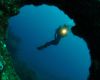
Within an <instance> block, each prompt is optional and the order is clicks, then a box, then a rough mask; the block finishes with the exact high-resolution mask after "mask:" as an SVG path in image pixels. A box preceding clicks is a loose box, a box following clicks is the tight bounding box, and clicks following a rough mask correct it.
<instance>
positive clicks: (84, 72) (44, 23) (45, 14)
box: [8, 4, 91, 80]
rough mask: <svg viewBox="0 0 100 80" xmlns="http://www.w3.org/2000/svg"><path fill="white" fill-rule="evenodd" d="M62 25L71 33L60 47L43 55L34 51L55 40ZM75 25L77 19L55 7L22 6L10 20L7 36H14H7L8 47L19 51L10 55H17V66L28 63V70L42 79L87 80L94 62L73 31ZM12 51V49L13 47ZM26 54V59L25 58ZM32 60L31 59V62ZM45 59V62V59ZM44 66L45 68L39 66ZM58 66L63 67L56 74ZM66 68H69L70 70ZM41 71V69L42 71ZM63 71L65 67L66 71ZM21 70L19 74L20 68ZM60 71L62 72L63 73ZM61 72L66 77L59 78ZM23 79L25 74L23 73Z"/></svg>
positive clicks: (48, 50)
mask: <svg viewBox="0 0 100 80" xmlns="http://www.w3.org/2000/svg"><path fill="white" fill-rule="evenodd" d="M63 24H66V25H68V26H69V28H70V33H69V35H68V36H67V37H66V38H64V39H63V40H62V41H61V43H60V44H59V46H57V47H56V46H55V47H50V48H48V49H46V50H45V51H42V52H38V51H36V49H35V48H34V49H33V47H36V45H39V44H42V43H44V42H45V41H48V40H50V39H52V38H53V35H54V31H55V29H56V28H57V27H58V26H59V25H63ZM73 26H75V23H74V20H73V19H71V18H70V17H69V16H68V15H67V14H64V12H63V11H61V10H59V9H58V8H57V7H55V6H48V5H45V4H44V5H40V6H36V7H35V6H33V5H26V6H24V7H22V8H21V9H20V13H19V14H18V15H16V16H13V17H11V18H10V19H9V29H8V30H9V31H8V33H9V34H10V32H12V33H11V34H10V35H8V41H9V42H8V43H9V45H8V46H10V47H12V46H13V47H15V48H17V50H18V51H16V52H15V50H14V51H11V55H12V52H15V53H16V55H15V54H14V55H12V56H13V57H14V60H15V62H14V64H15V66H16V64H19V63H20V62H21V64H23V63H25V65H26V66H28V69H29V68H30V69H31V70H35V71H36V73H38V74H39V76H42V78H39V80H45V77H44V76H45V75H46V74H48V75H46V76H47V77H46V79H49V80H62V79H63V80H64V79H65V80H66V79H68V80H86V79H87V77H88V75H89V72H88V70H89V67H90V62H91V61H90V56H89V50H88V48H87V44H86V42H85V41H84V40H83V39H81V38H79V37H77V36H75V35H74V34H73V33H72V31H71V28H72V27H73ZM44 32H45V33H44ZM12 34H15V35H17V36H18V37H19V38H20V39H21V42H19V40H20V39H18V38H15V37H14V35H13V36H12ZM48 35H49V36H48ZM43 36H44V37H43ZM32 37H33V38H32ZM11 38H12V39H11ZM16 39H17V40H16ZM12 41H13V43H12ZM25 46H26V47H25ZM13 47H12V48H13ZM28 47H29V48H28ZM10 50H12V49H11V48H10ZM52 51H54V52H52ZM62 52H63V54H62ZM33 53H34V54H33ZM40 53H41V54H40ZM48 53H49V54H48ZM25 54H26V55H27V56H25ZM32 56H34V59H32V58H33V57H32ZM46 57H47V58H46ZM68 57H69V58H68ZM29 58H30V60H28V59H29ZM43 58H44V60H42V59H43ZM55 58H56V59H55ZM66 58H67V59H66ZM52 59H53V61H54V62H55V63H56V65H55V66H56V67H54V66H53V67H52V66H50V65H54V64H55V63H54V62H53V61H52ZM59 59H61V60H59ZM27 60H28V61H27ZM45 60H47V61H48V62H49V63H50V64H48V62H45ZM35 61H36V62H35ZM59 62H61V63H59ZM75 63H77V64H75ZM30 64H32V65H30ZM65 64H67V65H65ZM41 65H44V66H42V67H39V66H41ZM58 65H59V66H60V65H63V67H61V66H60V67H59V68H58V69H60V70H58V71H57V70H55V71H54V72H53V69H56V68H57V66H58ZM45 66H46V67H45ZM49 66H50V67H51V68H50V67H49ZM72 66H73V67H72ZM65 67H67V69H66V68H65ZM40 68H41V69H42V70H40ZM62 68H64V70H65V72H64V70H63V69H62ZM18 69H19V71H20V67H19V68H18ZM21 69H22V68H21ZM28 69H27V70H28ZM50 70H51V71H50ZM61 70H62V71H63V72H61ZM57 72H58V73H57ZM60 73H63V74H62V76H60V77H59V75H61V74H60ZM55 74H56V75H55ZM79 74H80V76H79ZM24 76H26V75H25V74H24ZM66 76H67V77H66ZM28 77H29V76H28ZM23 79H24V78H23ZM23 79H22V80H23Z"/></svg>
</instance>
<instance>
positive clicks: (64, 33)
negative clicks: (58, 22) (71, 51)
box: [61, 28, 68, 36]
mask: <svg viewBox="0 0 100 80" xmlns="http://www.w3.org/2000/svg"><path fill="white" fill-rule="evenodd" d="M67 34H68V29H67V28H62V29H61V35H62V36H65V35H67Z"/></svg>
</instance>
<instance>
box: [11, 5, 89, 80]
mask: <svg viewBox="0 0 100 80" xmlns="http://www.w3.org/2000/svg"><path fill="white" fill-rule="evenodd" d="M42 6H47V5H42ZM38 7H39V6H38ZM53 7H54V6H53ZM23 8H24V7H23ZM26 8H28V6H26ZM26 8H25V9H26ZM44 8H45V7H44ZM49 8H51V6H50V7H49ZM31 9H33V8H31V7H30V8H28V9H27V11H26V12H24V11H25V10H24V9H23V10H21V11H22V13H24V14H23V15H20V14H22V13H21V12H20V13H19V14H18V15H17V16H14V17H12V18H13V19H12V20H11V22H10V26H16V29H15V28H14V29H13V28H12V29H13V30H16V31H17V29H18V27H17V26H20V27H21V26H22V25H24V23H27V22H28V21H29V22H28V23H27V24H26V25H25V26H29V24H30V23H31V21H30V20H29V18H31V17H32V14H34V13H35V12H30V13H28V11H31ZM36 10H37V9H36ZM44 11H45V10H44ZM49 11H50V10H49ZM53 11H54V13H57V12H56V10H53ZM40 12H41V11H40ZM51 12H52V9H51ZM61 13H62V14H64V13H63V12H61ZM29 14H30V17H28V16H26V15H29ZM42 14H43V13H42ZM36 15H37V14H36ZM19 16H20V17H21V18H20V17H19ZM38 16H40V15H39V14H38ZM55 16H56V15H55ZM24 17H26V18H25V19H23V18H24ZM57 17H59V16H58V15H57V16H56V18H57ZM64 17H65V16H64ZM64 17H63V18H64ZM38 18H39V17H38ZM43 18H44V19H45V17H43ZM50 18H52V17H50ZM67 18H68V17H67ZM27 19H28V21H27ZM31 19H32V18H31ZM23 20H24V21H25V22H24V23H22V21H23ZM39 20H41V19H39ZM42 20H43V19H42ZM46 20H47V19H45V21H44V25H45V28H46V30H48V27H46V24H47V23H45V22H46ZM48 20H50V19H48ZM57 20H59V19H57ZM36 21H38V20H35V26H39V25H38V24H36V23H37V22H36ZM50 21H53V22H54V21H55V20H54V17H53V20H50ZM64 21H65V23H66V22H67V21H66V19H64ZM64 21H62V19H61V20H60V21H58V22H59V23H60V22H62V23H60V24H64V23H63V22H64ZM16 22H18V23H17V25H15V24H16ZM58 22H57V23H58ZM12 23H13V24H12ZM21 23H22V24H21ZM57 23H56V25H55V26H56V27H58V26H59V25H57ZM71 23H73V20H71V22H69V26H72V24H71ZM18 24H21V25H18ZM40 24H41V25H42V23H40ZM41 25H40V26H41ZM47 25H48V24H47ZM49 25H51V24H50V23H49ZM67 25H68V23H67ZM73 25H75V24H74V23H73ZM51 26H52V25H51ZM55 26H54V27H50V26H49V30H48V31H49V32H50V33H52V35H53V32H54V30H55V29H56V28H55ZM20 27H19V29H20ZM25 28H26V30H27V31H28V30H29V31H28V32H27V33H29V34H30V35H31V34H32V30H34V29H30V28H28V27H24V29H25ZM51 28H52V29H51ZM20 30H21V31H20ZM20 30H18V33H21V32H22V30H23V28H22V29H20ZM26 30H25V31H26ZM38 30H42V29H41V28H39V27H38V28H37V27H35V31H34V32H38ZM46 30H45V29H43V31H45V32H47V33H48V31H46ZM52 30H53V31H52ZM16 31H14V32H16ZM25 31H24V34H23V33H21V35H22V36H23V37H24V38H22V40H24V39H25V37H26V36H27V37H30V36H29V34H28V35H27V33H25ZM50 33H48V34H50ZM40 34H41V35H42V36H43V35H44V34H45V33H43V32H40V33H37V34H35V35H40ZM17 35H18V34H17ZM35 35H33V37H37V36H35ZM52 35H50V36H49V37H48V36H46V35H45V37H47V39H45V38H43V39H45V40H49V39H52V37H53V36H52ZM69 35H70V36H73V34H72V33H69ZM70 36H69V37H70ZM74 36H75V35H74ZM27 39H28V38H27ZM40 39H42V38H40ZM77 39H78V37H76V36H75V39H74V41H77ZM79 39H80V38H79ZM29 40H30V42H31V41H32V39H31V38H29ZM37 40H39V39H37ZM45 40H43V42H45ZM27 41H28V40H27ZM65 41H66V39H64V41H62V45H61V43H60V45H61V46H62V47H60V46H58V49H60V48H62V49H63V48H64V47H63V45H65ZM71 41H73V38H72V37H71V39H70V41H69V42H71ZM80 41H81V42H83V40H82V39H81V40H80ZM24 43H25V42H24ZM40 43H42V42H41V41H39V43H36V42H35V43H34V45H36V44H40ZM84 44H85V47H86V46H87V45H86V43H84ZM27 45H28V46H30V45H31V46H32V43H27ZM34 45H33V46H34ZM70 45H72V44H70ZM78 45H81V44H78ZM24 46H25V44H24ZM81 47H82V48H84V45H83V46H82V45H81ZM26 48H27V47H26ZM50 48H51V50H54V49H53V48H52V47H50ZM67 48H68V50H70V48H69V47H67ZM78 49H79V48H78ZM80 49H81V48H80ZM86 49H87V47H86ZM64 50H65V48H64ZM22 52H23V51H22ZM25 52H28V51H24V52H23V53H25ZM30 52H32V51H30ZM35 52H36V51H35ZM54 52H55V53H56V50H54ZM54 52H53V53H54ZM59 52H61V51H59ZM19 53H21V52H19ZM88 53H89V51H88ZM32 55H33V54H31V56H32ZM39 55H41V56H42V54H38V55H36V54H34V56H35V57H37V56H38V57H40V58H41V59H42V57H41V56H39ZM52 55H53V54H52ZM52 55H50V54H49V56H51V57H52V58H53V59H54V56H52ZM57 55H58V54H56V55H55V57H57ZM20 56H22V57H21V58H23V54H22V55H20ZM43 56H46V54H45V55H43ZM70 56H71V55H70ZM84 56H85V55H84ZM58 57H59V58H60V57H62V58H64V59H65V60H66V57H64V55H62V56H61V55H60V54H59V55H58ZM73 57H75V55H74V56H73ZM76 57H77V56H76ZM85 57H86V56H85ZM88 57H89V56H88ZM48 58H49V59H50V57H48ZM81 58H83V57H81ZM60 59H61V58H60ZM64 59H63V60H64ZM75 59H76V58H75ZM78 59H79V60H80V58H78ZM23 60H25V59H23ZM36 60H37V59H36ZM57 60H58V61H59V59H57ZM68 60H69V61H71V59H68ZM88 60H89V58H88ZM55 61H56V60H55ZM24 62H25V61H24ZM49 62H50V61H49ZM56 62H57V61H56ZM31 63H32V61H30V62H29V63H28V65H29V64H31ZM38 63H40V62H38ZM57 63H58V62H57ZM64 63H65V62H64ZM64 63H61V64H64ZM32 64H33V63H32ZM34 64H36V63H35V62H34ZM46 64H47V62H46V63H45V65H46ZM58 64H59V63H58ZM80 64H81V62H80ZM87 64H88V63H87ZM71 65H72V63H71ZM81 65H82V64H81ZM28 67H29V66H28ZM69 67H70V66H69ZM76 67H78V65H77V66H76ZM81 67H82V66H81ZM42 68H43V66H42ZM58 69H59V68H58ZM73 70H74V69H73ZM69 72H70V71H69ZM51 73H52V72H51ZM83 74H84V73H83ZM59 75H60V74H59ZM70 75H72V74H71V73H70ZM56 76H57V75H56ZM52 77H54V75H52ZM74 77H75V76H74ZM49 78H50V77H49ZM54 78H55V79H57V80H58V78H57V77H54ZM68 78H69V77H67V78H66V79H68ZM55 79H54V80H55ZM61 79H62V78H59V80H61ZM69 79H71V78H69ZM40 80H41V79H40ZM71 80H73V79H71ZM77 80H78V79H77ZM79 80H80V78H79ZM83 80H84V79H83Z"/></svg>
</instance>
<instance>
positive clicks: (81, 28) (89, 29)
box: [0, 0, 100, 80]
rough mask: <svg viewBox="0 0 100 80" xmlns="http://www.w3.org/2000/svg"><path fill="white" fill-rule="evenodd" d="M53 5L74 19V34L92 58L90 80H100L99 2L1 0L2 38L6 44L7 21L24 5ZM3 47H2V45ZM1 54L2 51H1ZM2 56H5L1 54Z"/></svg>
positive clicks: (0, 34) (81, 0)
mask: <svg viewBox="0 0 100 80" xmlns="http://www.w3.org/2000/svg"><path fill="white" fill-rule="evenodd" d="M29 4H34V5H37V6H38V5H41V4H47V5H53V6H57V7H58V8H59V9H61V10H62V11H64V13H65V14H68V15H69V16H70V17H71V18H73V19H74V21H75V23H76V26H75V27H73V28H72V32H73V33H74V34H75V35H77V36H79V37H80V38H83V39H84V40H85V41H86V42H87V45H88V48H89V50H90V56H91V66H90V69H89V71H90V75H89V78H88V80H100V76H99V75H100V56H99V53H100V50H99V49H100V48H99V45H100V2H99V0H98V1H97V0H0V37H1V38H2V40H4V41H3V42H4V43H5V41H6V37H5V33H6V29H7V25H8V23H7V20H8V19H9V18H10V17H11V16H14V15H17V14H18V13H19V9H20V8H21V7H23V6H24V5H29ZM0 47H1V45H0ZM0 52H1V51H0ZM0 55H1V56H3V57H4V59H5V56H4V55H2V54H0ZM6 63H7V62H6Z"/></svg>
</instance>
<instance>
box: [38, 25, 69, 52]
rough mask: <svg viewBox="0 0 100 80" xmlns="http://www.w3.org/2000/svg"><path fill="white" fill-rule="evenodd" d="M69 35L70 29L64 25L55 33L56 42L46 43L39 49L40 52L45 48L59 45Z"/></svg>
mask: <svg viewBox="0 0 100 80" xmlns="http://www.w3.org/2000/svg"><path fill="white" fill-rule="evenodd" d="M67 33H68V27H67V26H66V25H65V24H64V26H59V27H58V28H57V30H56V32H55V38H54V40H52V41H50V42H47V43H45V44H44V45H42V46H39V47H37V49H38V50H42V49H44V48H47V47H48V46H50V45H58V44H59V42H60V40H61V38H63V37H65V36H66V35H67Z"/></svg>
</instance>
